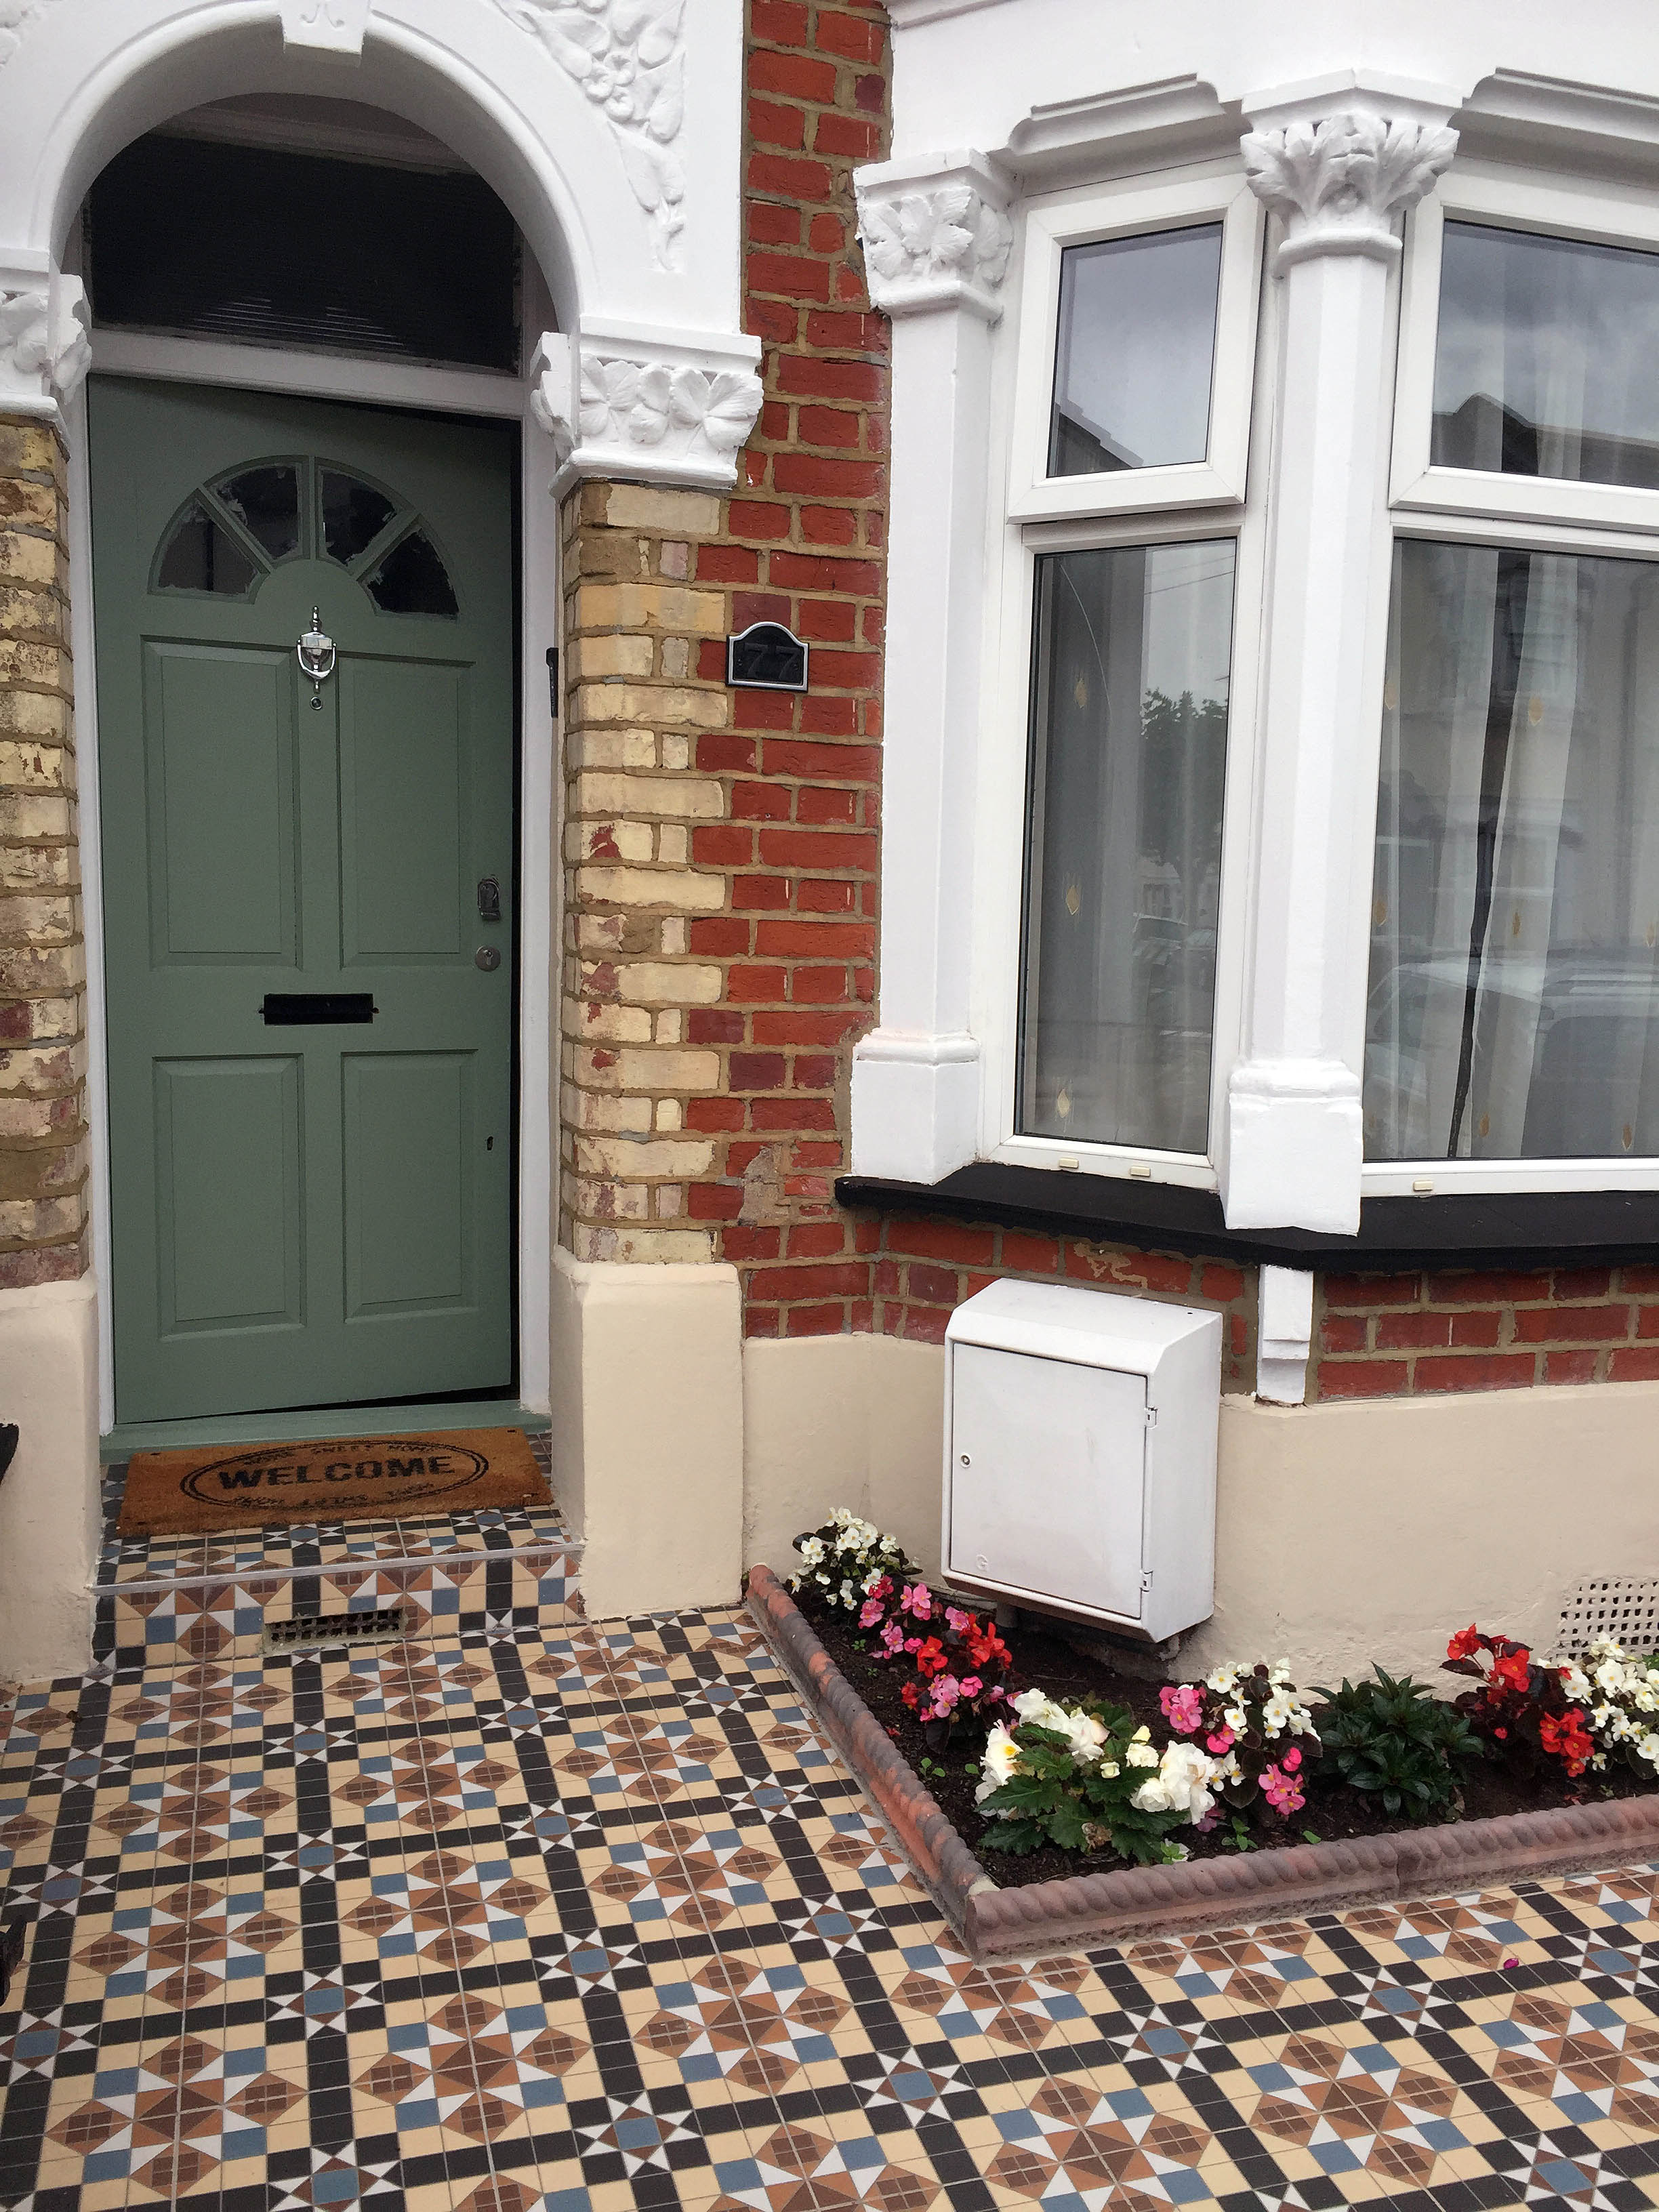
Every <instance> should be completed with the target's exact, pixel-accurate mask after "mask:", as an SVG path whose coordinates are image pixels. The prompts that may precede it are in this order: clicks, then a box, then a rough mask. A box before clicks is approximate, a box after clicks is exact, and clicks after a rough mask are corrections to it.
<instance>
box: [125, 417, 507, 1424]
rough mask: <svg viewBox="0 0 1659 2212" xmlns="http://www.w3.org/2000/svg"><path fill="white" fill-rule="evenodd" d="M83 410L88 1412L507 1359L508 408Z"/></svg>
mask: <svg viewBox="0 0 1659 2212" xmlns="http://www.w3.org/2000/svg"><path fill="white" fill-rule="evenodd" d="M90 404H91V449H92V472H93V533H94V586H95V596H96V605H97V621H98V752H99V783H100V807H101V814H102V822H103V863H104V872H103V883H104V945H105V960H106V975H107V996H108V1008H109V1012H108V1043H109V1088H110V1167H111V1179H112V1230H113V1244H114V1255H113V1256H114V1270H113V1273H114V1280H113V1293H114V1300H113V1302H114V1328H115V1383H116V1405H117V1412H118V1417H119V1418H120V1419H122V1420H124V1421H137V1420H165V1419H173V1418H183V1417H185V1416H190V1415H199V1414H204V1413H208V1414H211V1413H238V1412H249V1411H257V1410H260V1409H264V1408H267V1407H285V1406H327V1405H336V1404H344V1403H349V1402H352V1401H357V1402H369V1401H380V1400H386V1399H392V1398H403V1397H417V1396H457V1395H468V1394H471V1393H474V1392H477V1391H481V1390H485V1389H492V1388H495V1387H498V1386H501V1385H503V1384H507V1383H510V1382H511V1381H512V1379H513V1352H512V1230H511V1213H512V1173H513V1170H512V1161H513V1098H512V1065H513V1054H512V1035H513V926H512V908H511V896H510V894H511V891H512V888H513V581H512V579H513V551H512V548H513V531H512V482H513V455H514V435H515V434H513V433H512V432H510V431H508V430H506V429H505V428H500V427H496V426H492V425H486V424H478V423H471V422H437V421H431V420H427V419H424V418H419V417H414V416H401V415H394V414H385V413H379V412H375V411H372V410H368V409H360V408H353V407H334V406H327V405H323V404H313V403H312V402H309V401H303V400H287V399H276V398H264V397H263V396H258V395H255V394H238V393H234V392H207V391H198V390H194V389H190V388H186V387H184V386H159V385H151V384H140V383H131V382H126V381H124V380H120V379H117V378H97V379H94V382H93V386H92V393H91V403H90ZM313 609H314V610H315V611H316V617H317V623H316V627H317V629H319V631H320V632H321V633H323V634H324V635H325V636H326V637H327V639H328V640H330V641H331V646H332V652H331V653H330V652H329V651H328V650H327V649H326V648H324V647H319V649H318V652H317V653H316V654H315V655H314V656H313V665H317V666H319V667H321V666H323V665H326V664H328V663H329V662H330V661H331V663H332V665H331V668H330V670H329V672H328V673H326V674H325V675H324V676H322V677H321V678H320V680H318V681H315V682H313V679H312V678H311V677H310V676H309V675H308V674H307V672H306V671H305V670H304V669H302V667H301V663H300V660H299V658H298V656H297V654H296V650H295V648H296V644H297V643H298V641H300V640H301V637H302V635H304V634H305V633H306V632H307V631H309V630H311V629H312V628H313ZM492 891H493V892H494V893H495V896H492ZM497 902H499V915H498V918H489V917H490V916H491V915H492V912H493V910H494V909H495V907H496V905H497Z"/></svg>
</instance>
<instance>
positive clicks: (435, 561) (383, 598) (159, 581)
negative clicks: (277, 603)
mask: <svg viewBox="0 0 1659 2212" xmlns="http://www.w3.org/2000/svg"><path fill="white" fill-rule="evenodd" d="M296 556H301V557H304V558H307V559H311V560H327V561H337V562H338V563H339V564H340V566H341V567H342V568H345V569H347V570H349V573H350V574H352V575H353V576H354V577H355V578H356V580H357V581H358V582H359V583H360V584H361V585H362V587H363V589H364V590H365V591H366V592H368V596H369V599H371V600H372V601H373V603H374V605H375V606H376V607H378V608H379V609H380V612H381V613H382V614H388V615H437V616H439V617H445V618H447V619H448V620H450V621H453V619H454V618H455V617H456V616H458V615H459V613H460V606H459V602H458V601H457V599H456V597H455V587H454V586H453V583H452V582H451V581H450V577H449V570H448V568H447V567H446V566H445V563H444V559H443V556H442V555H441V553H440V552H439V550H438V548H437V546H436V545H435V543H434V542H433V538H432V536H431V533H430V532H429V531H428V529H427V527H426V526H425V525H424V523H423V522H422V520H421V518H420V516H419V515H417V514H416V513H413V512H411V510H410V508H409V507H406V506H405V505H404V503H403V502H402V501H400V500H399V499H398V496H397V495H396V493H395V492H392V491H391V490H389V489H387V488H386V486H385V485H384V484H376V483H369V482H368V480H367V479H366V478H365V477H360V476H356V475H355V474H353V473H352V472H351V471H349V470H346V469H343V468H339V467H337V466H336V465H334V464H332V463H331V462H328V461H313V460H308V459H306V460H301V459H291V460H289V459H284V460H271V461H249V462H246V463H244V464H243V465H241V466H240V467H238V468H234V469H231V470H229V471H228V472H227V473H226V474H225V475H223V476H220V477H215V478H214V479H213V481H212V482H211V483H206V484H203V485H201V486H199V487H198V488H197V490H195V491H193V492H192V493H191V495H190V497H189V498H188V499H187V500H186V501H185V503H184V505H183V506H182V507H180V508H179V512H178V513H177V514H175V515H174V516H173V520H172V521H171V522H170V523H169V524H168V525H167V529H166V530H165V531H164V532H163V533H162V537H161V550H160V551H159V552H158V554H157V555H156V559H155V571H154V575H155V581H154V584H153V586H152V588H153V589H154V590H155V591H158V592H207V593H211V594H212V595H214V596H215V597H216V598H229V599H246V598H248V597H249V596H250V595H251V594H252V592H256V591H257V590H258V586H259V584H260V582H261V580H262V579H263V578H264V577H265V576H266V575H267V574H269V573H270V570H271V569H272V568H276V567H277V566H278V565H279V564H280V563H281V562H284V561H290V560H293V559H295V557H296Z"/></svg>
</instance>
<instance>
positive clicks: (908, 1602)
mask: <svg viewBox="0 0 1659 2212" xmlns="http://www.w3.org/2000/svg"><path fill="white" fill-rule="evenodd" d="M899 1608H900V1610H901V1612H903V1613H908V1614H909V1615H910V1616H911V1618H912V1619H913V1620H932V1619H933V1592H932V1590H930V1589H928V1587H927V1583H910V1584H909V1586H908V1588H907V1589H902V1590H901V1591H900V1592H899Z"/></svg>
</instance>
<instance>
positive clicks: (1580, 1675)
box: [1561, 1667, 1590, 1705]
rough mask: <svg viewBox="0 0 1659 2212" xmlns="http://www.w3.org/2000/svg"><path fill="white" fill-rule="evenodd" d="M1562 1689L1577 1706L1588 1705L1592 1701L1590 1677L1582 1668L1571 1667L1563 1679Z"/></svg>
mask: <svg viewBox="0 0 1659 2212" xmlns="http://www.w3.org/2000/svg"><path fill="white" fill-rule="evenodd" d="M1561 1687H1562V1688H1563V1689H1564V1690H1565V1692H1566V1693H1567V1695H1568V1697H1569V1698H1571V1700H1572V1702H1573V1704H1574V1705H1589V1701H1590V1684H1589V1675H1588V1674H1586V1673H1585V1672H1584V1670H1583V1668H1582V1667H1569V1668H1567V1669H1566V1671H1565V1674H1563V1675H1562V1677H1561Z"/></svg>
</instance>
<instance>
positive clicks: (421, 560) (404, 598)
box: [368, 530, 460, 615]
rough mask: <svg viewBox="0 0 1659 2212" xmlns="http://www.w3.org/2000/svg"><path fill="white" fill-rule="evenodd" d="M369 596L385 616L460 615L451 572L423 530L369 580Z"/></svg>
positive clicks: (404, 542)
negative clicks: (450, 575)
mask: <svg viewBox="0 0 1659 2212" xmlns="http://www.w3.org/2000/svg"><path fill="white" fill-rule="evenodd" d="M368 596H369V597H370V599H373V600H374V604H375V605H376V606H377V607H379V608H380V611H381V612H382V613H383V614H388V615H458V614H459V612H460V609H459V606H458V605H456V603H455V593H454V591H453V588H452V587H451V585H450V581H449V572H448V571H447V568H445V567H444V564H443V562H441V560H440V559H439V557H438V549H437V547H436V546H435V544H433V543H432V540H431V539H430V538H428V536H427V534H426V532H425V531H423V530H411V531H410V533H409V535H408V537H407V538H399V539H398V543H397V544H395V545H394V546H393V547H392V550H391V552H390V553H388V554H387V555H386V558H385V560H384V561H382V562H381V563H380V567H379V568H377V569H376V570H375V571H374V574H373V575H372V576H371V577H369V579H368Z"/></svg>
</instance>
